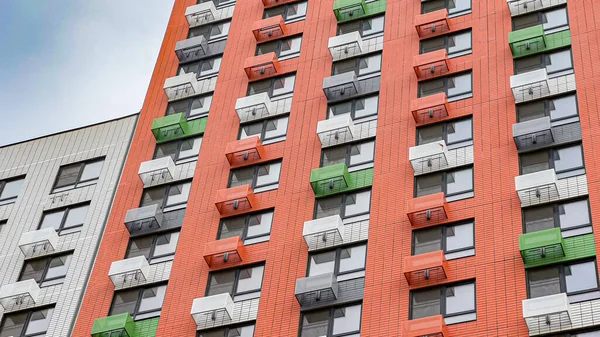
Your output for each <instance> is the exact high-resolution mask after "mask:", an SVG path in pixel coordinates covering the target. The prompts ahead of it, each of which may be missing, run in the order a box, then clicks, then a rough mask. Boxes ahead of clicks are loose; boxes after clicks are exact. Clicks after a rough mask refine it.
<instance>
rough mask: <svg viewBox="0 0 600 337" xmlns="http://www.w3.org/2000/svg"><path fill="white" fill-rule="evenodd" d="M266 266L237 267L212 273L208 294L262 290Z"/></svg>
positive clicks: (209, 279)
mask: <svg viewBox="0 0 600 337" xmlns="http://www.w3.org/2000/svg"><path fill="white" fill-rule="evenodd" d="M264 270H265V266H263V265H260V266H254V267H249V268H235V269H228V270H223V271H218V272H214V273H210V275H209V277H208V289H207V291H206V296H212V295H217V294H224V293H229V294H230V295H233V296H235V295H239V294H245V293H251V292H255V291H260V289H261V287H262V280H263V273H264Z"/></svg>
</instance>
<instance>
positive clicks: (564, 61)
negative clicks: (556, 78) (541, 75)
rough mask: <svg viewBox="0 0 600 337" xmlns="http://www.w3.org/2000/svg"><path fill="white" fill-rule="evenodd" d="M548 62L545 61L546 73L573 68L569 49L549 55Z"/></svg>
mask: <svg viewBox="0 0 600 337" xmlns="http://www.w3.org/2000/svg"><path fill="white" fill-rule="evenodd" d="M548 58H549V61H548V60H546V70H547V71H548V73H553V72H557V71H563V70H567V69H572V68H573V60H572V59H571V49H568V50H563V51H559V52H556V53H552V54H550V55H549V57H548Z"/></svg>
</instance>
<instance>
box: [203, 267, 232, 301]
mask: <svg viewBox="0 0 600 337" xmlns="http://www.w3.org/2000/svg"><path fill="white" fill-rule="evenodd" d="M234 282H235V269H233V270H225V271H220V272H218V273H211V274H210V282H209V284H210V285H209V288H208V292H207V293H206V296H211V295H217V294H223V293H230V294H231V293H232V292H233V283H234Z"/></svg>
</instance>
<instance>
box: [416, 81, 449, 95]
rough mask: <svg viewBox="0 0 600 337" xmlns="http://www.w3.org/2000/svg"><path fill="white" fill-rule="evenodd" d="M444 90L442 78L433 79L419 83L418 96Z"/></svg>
mask: <svg viewBox="0 0 600 337" xmlns="http://www.w3.org/2000/svg"><path fill="white" fill-rule="evenodd" d="M440 92H444V79H443V78H440V79H435V80H431V81H426V82H421V83H419V97H424V96H431V95H435V94H439V93H440Z"/></svg>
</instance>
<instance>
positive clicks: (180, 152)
mask: <svg viewBox="0 0 600 337" xmlns="http://www.w3.org/2000/svg"><path fill="white" fill-rule="evenodd" d="M201 147H202V137H196V138H186V139H182V140H177V141H174V142H168V143H163V144H157V145H156V149H155V150H154V158H153V159H158V158H163V157H171V159H173V161H174V162H175V163H177V161H187V160H193V159H196V158H198V155H199V154H200V148H201Z"/></svg>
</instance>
